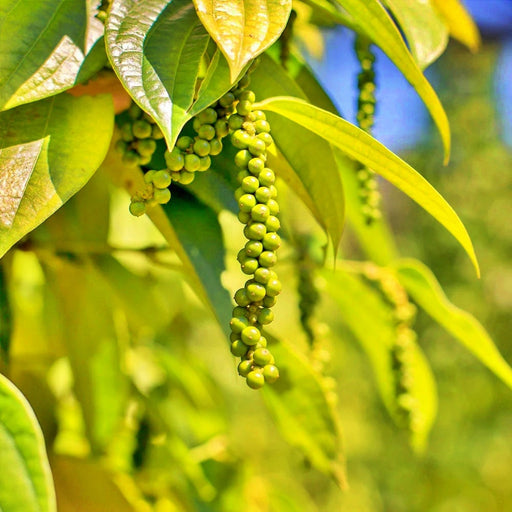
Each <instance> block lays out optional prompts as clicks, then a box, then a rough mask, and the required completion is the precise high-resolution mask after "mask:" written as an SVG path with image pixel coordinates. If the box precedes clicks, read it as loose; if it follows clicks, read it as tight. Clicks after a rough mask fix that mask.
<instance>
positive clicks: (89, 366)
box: [46, 254, 129, 453]
mask: <svg viewBox="0 0 512 512" xmlns="http://www.w3.org/2000/svg"><path fill="white" fill-rule="evenodd" d="M46 271H47V275H48V283H49V285H50V286H51V287H52V289H53V291H54V293H55V294H56V296H57V298H58V302H59V306H60V313H61V321H62V332H63V340H64V343H65V348H66V352H67V356H68V358H69V362H70V364H71V368H72V371H73V381H74V392H75V395H76V397H77V399H78V401H79V402H80V405H81V408H82V412H83V417H84V421H85V428H86V433H87V437H88V439H89V441H90V443H91V446H92V449H93V451H95V452H97V453H100V452H102V451H103V450H104V449H105V447H106V446H108V444H109V443H110V442H111V440H112V436H113V435H114V433H115V432H116V429H117V428H118V427H119V425H120V423H121V421H122V418H123V414H124V411H125V407H126V405H127V392H128V386H129V383H128V378H127V376H126V375H125V373H124V371H123V369H122V359H123V357H122V356H123V351H122V348H123V347H122V346H121V344H120V340H119V339H118V325H119V322H121V321H122V320H121V319H122V316H121V317H120V316H119V311H118V309H117V308H116V301H115V300H114V298H113V296H112V293H111V291H110V289H109V287H108V286H107V285H106V283H105V281H104V280H103V278H102V276H101V274H100V273H99V272H98V271H97V270H96V269H95V268H94V266H93V265H92V264H91V262H90V261H89V260H88V259H87V258H86V257H77V256H76V255H71V254H70V255H69V257H68V260H66V259H64V258H62V259H60V260H59V262H58V264H55V265H53V266H52V268H47V269H46Z"/></svg>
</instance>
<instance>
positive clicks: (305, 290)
mask: <svg viewBox="0 0 512 512" xmlns="http://www.w3.org/2000/svg"><path fill="white" fill-rule="evenodd" d="M317 267H318V263H317V262H316V261H315V260H314V258H313V257H312V255H311V253H310V250H309V240H308V238H307V237H299V238H297V269H298V274H299V275H298V284H297V292H298V294H299V313H300V323H301V325H302V329H303V330H304V332H305V334H306V336H307V338H308V341H309V344H310V346H311V347H313V345H314V342H315V333H314V330H313V326H312V320H313V316H314V313H315V308H316V306H317V305H318V302H319V300H320V294H319V293H318V290H317V288H316V285H315V280H314V277H315V269H316V268H317Z"/></svg>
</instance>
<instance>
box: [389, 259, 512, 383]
mask: <svg viewBox="0 0 512 512" xmlns="http://www.w3.org/2000/svg"><path fill="white" fill-rule="evenodd" d="M394 266H395V268H396V270H397V275H398V278H399V279H400V282H401V283H402V285H403V286H404V287H405V288H406V290H407V292H408V293H409V294H410V296H411V297H412V298H413V299H414V301H415V302H416V303H417V304H418V305H419V306H420V307H421V308H422V309H424V310H425V312H426V313H428V314H429V315H430V316H431V317H432V318H433V319H434V320H435V321H436V322H437V323H438V324H439V325H441V326H442V327H444V328H445V329H446V330H447V331H448V332H449V333H450V334H452V335H453V336H454V337H455V338H456V339H457V340H458V341H459V342H460V343H462V344H463V345H464V346H465V347H466V348H467V349H468V350H469V351H470V352H472V353H473V354H474V355H475V356H476V357H477V358H478V359H479V360H480V361H481V362H482V363H483V364H485V365H486V366H487V367H488V368H489V369H490V370H491V371H492V372H493V373H494V374H495V375H497V376H498V377H499V378H500V379H501V380H502V381H503V382H504V383H505V384H507V386H509V387H512V368H511V367H510V365H509V364H508V363H507V361H505V359H503V356H502V355H501V354H500V353H499V351H498V349H497V348H496V345H495V344H494V342H493V341H492V339H491V337H490V336H489V334H488V333H487V331H486V330H485V329H484V328H483V327H482V325H481V324H480V322H479V321H478V320H476V318H474V317H473V316H472V315H471V314H469V313H468V312H466V311H463V310H462V309H460V308H458V307H457V306H455V305H454V304H452V303H451V302H450V301H449V300H448V298H447V297H446V295H445V294H444V292H443V290H442V288H441V286H440V284H439V283H438V281H437V280H436V278H435V276H434V274H433V273H432V271H431V270H430V269H429V268H428V267H426V266H425V265H423V263H421V262H419V261H417V260H413V259H407V260H399V261H398V262H396V264H395V265H394Z"/></svg>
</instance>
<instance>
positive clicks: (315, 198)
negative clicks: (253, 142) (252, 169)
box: [251, 55, 345, 248]
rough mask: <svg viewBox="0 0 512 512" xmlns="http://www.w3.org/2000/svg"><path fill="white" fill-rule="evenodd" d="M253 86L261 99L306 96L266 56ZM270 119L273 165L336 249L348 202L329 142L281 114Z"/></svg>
mask: <svg viewBox="0 0 512 512" xmlns="http://www.w3.org/2000/svg"><path fill="white" fill-rule="evenodd" d="M251 88H252V90H253V91H254V92H255V94H256V97H257V98H261V99H264V98H269V97H272V96H281V95H292V96H295V97H298V98H303V99H306V96H305V94H304V92H303V91H302V90H301V89H300V87H299V86H298V85H297V84H296V83H295V82H294V81H293V80H292V79H291V78H290V77H289V75H288V74H287V73H286V72H285V71H284V70H283V68H282V67H281V66H279V64H277V63H276V62H275V61H273V60H272V59H271V58H270V57H267V56H265V55H264V56H262V57H261V62H260V65H259V66H258V67H257V68H256V71H255V72H254V73H253V74H252V75H251ZM268 120H269V122H270V125H271V127H272V136H273V138H274V141H275V143H276V145H277V147H278V149H279V153H278V152H276V151H275V150H274V149H273V148H272V147H271V148H270V150H269V163H270V165H271V167H272V168H273V169H274V170H275V172H276V174H277V175H278V176H279V177H280V178H282V179H283V180H284V181H285V182H286V183H287V184H288V185H289V186H290V187H291V188H292V190H293V191H294V192H295V193H296V194H297V195H298V196H299V197H300V198H301V199H302V200H303V201H304V203H305V204H306V206H307V207H308V208H309V209H310V210H311V213H312V214H313V215H314V217H315V218H316V220H317V221H318V223H319V224H320V225H321V226H322V227H323V228H324V229H325V230H326V232H327V234H328V235H329V236H330V237H331V240H332V241H333V246H334V247H335V248H337V247H338V245H339V242H340V240H341V235H342V232H343V225H344V218H345V203H344V194H343V186H342V183H341V180H340V176H339V173H338V172H337V167H336V161H335V159H334V156H333V153H332V148H331V146H330V144H329V143H328V142H326V141H325V140H323V139H322V138H321V137H317V136H315V135H313V134H311V132H310V131H309V130H308V129H307V128H305V127H302V126H298V125H297V124H296V123H294V122H291V121H289V120H287V119H285V118H284V117H282V116H277V115H273V114H269V115H268ZM304 141H307V144H305V143H304Z"/></svg>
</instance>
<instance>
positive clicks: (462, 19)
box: [432, 0, 481, 52]
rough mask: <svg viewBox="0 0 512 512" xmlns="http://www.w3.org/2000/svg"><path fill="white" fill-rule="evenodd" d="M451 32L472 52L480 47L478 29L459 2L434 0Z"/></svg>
mask: <svg viewBox="0 0 512 512" xmlns="http://www.w3.org/2000/svg"><path fill="white" fill-rule="evenodd" d="M432 2H433V3H434V5H435V6H436V8H437V10H438V11H439V12H440V13H441V16H442V17H443V18H444V20H445V22H446V23H447V25H448V28H449V30H450V35H451V36H452V37H453V38H454V39H457V40H458V41H460V42H461V43H463V44H465V45H466V46H467V47H468V48H469V49H470V50H471V51H472V52H476V51H477V50H478V47H479V46H480V42H481V41H480V34H479V32H478V28H477V26H476V24H475V22H474V21H473V19H472V18H471V16H470V15H469V14H468V12H467V11H466V9H465V8H464V5H463V4H462V3H461V2H460V1H459V0H432Z"/></svg>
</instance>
